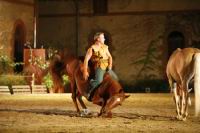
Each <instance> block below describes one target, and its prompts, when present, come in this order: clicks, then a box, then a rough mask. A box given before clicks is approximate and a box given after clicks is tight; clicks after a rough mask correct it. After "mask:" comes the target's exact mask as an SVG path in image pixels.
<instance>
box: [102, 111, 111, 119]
mask: <svg viewBox="0 0 200 133" xmlns="http://www.w3.org/2000/svg"><path fill="white" fill-rule="evenodd" d="M101 116H102V117H104V118H112V113H111V112H108V113H103V114H101Z"/></svg>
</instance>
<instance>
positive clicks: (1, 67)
mask: <svg viewBox="0 0 200 133" xmlns="http://www.w3.org/2000/svg"><path fill="white" fill-rule="evenodd" d="M21 64H23V63H22V62H14V61H13V60H11V59H10V58H9V57H8V56H7V55H0V74H5V73H8V72H9V71H10V70H11V69H13V68H14V67H15V66H17V65H21Z"/></svg>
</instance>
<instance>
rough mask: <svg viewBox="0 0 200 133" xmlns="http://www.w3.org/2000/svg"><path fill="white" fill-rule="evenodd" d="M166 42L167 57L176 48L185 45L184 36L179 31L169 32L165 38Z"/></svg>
mask: <svg viewBox="0 0 200 133" xmlns="http://www.w3.org/2000/svg"><path fill="white" fill-rule="evenodd" d="M167 43H168V57H170V55H171V54H172V53H173V51H174V50H176V49H177V48H184V47H185V38H184V36H183V34H182V33H181V32H178V31H173V32H171V33H170V34H169V36H168V38H167Z"/></svg>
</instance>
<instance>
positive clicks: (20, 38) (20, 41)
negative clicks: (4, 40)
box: [14, 24, 25, 73]
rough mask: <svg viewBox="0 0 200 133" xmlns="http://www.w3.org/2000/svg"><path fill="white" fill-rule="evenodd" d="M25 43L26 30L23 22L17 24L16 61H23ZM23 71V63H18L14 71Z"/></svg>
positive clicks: (15, 35)
mask: <svg viewBox="0 0 200 133" xmlns="http://www.w3.org/2000/svg"><path fill="white" fill-rule="evenodd" d="M24 43H25V31H24V27H23V25H22V24H18V25H17V26H16V29H15V32H14V62H15V63H22V62H23V50H24ZM22 71H23V65H22V64H19V65H16V66H15V68H14V72H16V73H19V72H22Z"/></svg>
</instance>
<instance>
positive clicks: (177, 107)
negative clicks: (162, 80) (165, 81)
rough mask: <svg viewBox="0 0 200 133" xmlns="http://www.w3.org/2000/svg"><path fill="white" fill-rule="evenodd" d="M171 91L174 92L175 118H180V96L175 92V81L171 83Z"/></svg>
mask: <svg viewBox="0 0 200 133" xmlns="http://www.w3.org/2000/svg"><path fill="white" fill-rule="evenodd" d="M173 93H174V102H175V105H176V113H177V119H181V114H180V96H179V95H178V93H177V85H176V84H175V83H174V84H173Z"/></svg>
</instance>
